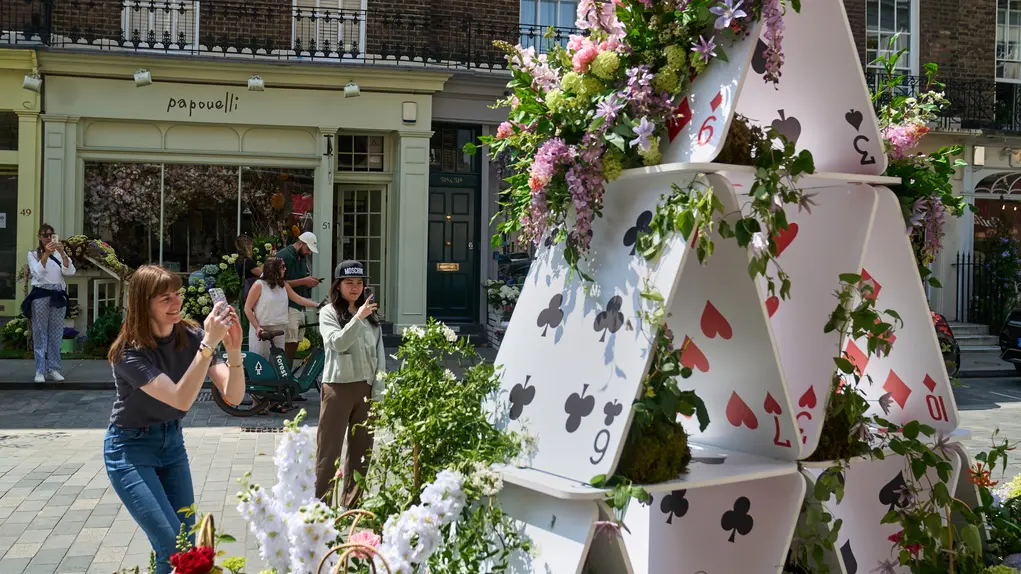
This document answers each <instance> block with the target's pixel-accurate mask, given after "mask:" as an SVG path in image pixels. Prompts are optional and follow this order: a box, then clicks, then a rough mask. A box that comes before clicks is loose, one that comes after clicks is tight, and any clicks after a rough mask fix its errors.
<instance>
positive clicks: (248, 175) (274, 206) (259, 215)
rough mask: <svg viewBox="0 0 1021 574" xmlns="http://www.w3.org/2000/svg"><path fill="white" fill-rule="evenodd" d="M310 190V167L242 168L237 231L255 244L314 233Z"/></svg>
mask: <svg viewBox="0 0 1021 574" xmlns="http://www.w3.org/2000/svg"><path fill="white" fill-rule="evenodd" d="M314 191H315V171H314V170H311V169H307V170H301V169H298V170H294V169H277V168H255V167H251V168H248V167H246V168H244V169H243V170H242V171H241V232H242V233H244V234H246V235H248V236H249V237H251V238H252V239H253V240H254V242H253V243H255V244H264V243H267V242H276V243H284V242H286V243H293V242H294V241H295V240H296V239H297V237H298V235H301V234H302V233H304V232H305V231H312V232H313V233H314V232H315V231H316V230H315V229H314V225H313V224H314V222H313V220H312V213H313V211H312V208H313V204H314V201H313V200H314V195H313V194H314ZM320 235H322V234H320Z"/></svg>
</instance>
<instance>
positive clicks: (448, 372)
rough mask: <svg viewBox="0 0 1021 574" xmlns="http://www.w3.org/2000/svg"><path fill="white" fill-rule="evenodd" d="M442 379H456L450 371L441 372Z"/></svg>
mask: <svg viewBox="0 0 1021 574" xmlns="http://www.w3.org/2000/svg"><path fill="white" fill-rule="evenodd" d="M443 378H444V379H446V380H448V381H453V380H455V379H456V378H457V377H455V376H454V372H453V371H451V370H450V369H444V370H443Z"/></svg>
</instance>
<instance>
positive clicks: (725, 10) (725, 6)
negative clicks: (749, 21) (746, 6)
mask: <svg viewBox="0 0 1021 574" xmlns="http://www.w3.org/2000/svg"><path fill="white" fill-rule="evenodd" d="M741 1H742V0H738V2H737V4H734V2H733V0H723V1H722V2H721V3H720V4H718V5H716V6H713V7H712V8H710V9H709V11H710V12H712V13H713V14H716V16H717V18H716V23H715V24H713V27H715V28H716V29H717V30H722V29H724V28H728V27H730V23H731V22H733V21H734V20H736V19H737V18H744V17H745V16H747V15H748V14H745V12H744V10H740V7H741Z"/></svg>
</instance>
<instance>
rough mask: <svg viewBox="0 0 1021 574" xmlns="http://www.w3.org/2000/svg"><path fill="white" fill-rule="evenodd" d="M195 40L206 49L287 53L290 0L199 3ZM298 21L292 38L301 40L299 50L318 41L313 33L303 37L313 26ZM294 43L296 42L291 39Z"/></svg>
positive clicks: (290, 24) (289, 44) (220, 0)
mask: <svg viewBox="0 0 1021 574" xmlns="http://www.w3.org/2000/svg"><path fill="white" fill-rule="evenodd" d="M200 6H201V8H200V20H199V25H200V26H199V37H200V39H201V43H202V44H203V45H205V46H207V47H208V48H209V49H215V50H220V49H225V48H227V47H234V48H238V49H243V48H244V47H246V46H247V47H249V48H250V49H252V50H253V51H255V50H260V49H261V50H265V51H266V52H272V51H273V50H287V49H291V48H292V45H291V44H292V19H293V17H294V13H293V9H292V4H291V0H259V1H258V2H246V1H244V0H214V1H211V2H202V3H201V4H200ZM310 20H311V14H310V17H309V18H308V19H306V18H299V19H298V20H297V22H295V24H297V26H298V28H297V30H296V32H297V34H296V36H297V37H298V38H304V42H305V44H304V45H302V46H300V48H302V49H305V48H309V45H308V42H309V41H314V40H319V38H320V37H319V36H316V35H315V34H314V33H311V34H307V35H303V34H302V32H308V30H309V29H310V28H314V25H313V24H312V23H311V22H310ZM293 41H295V42H296V39H293Z"/></svg>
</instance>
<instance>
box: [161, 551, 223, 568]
mask: <svg viewBox="0 0 1021 574" xmlns="http://www.w3.org/2000/svg"><path fill="white" fill-rule="evenodd" d="M215 555H216V553H215V552H214V551H213V549H212V548H210V547H208V546H195V547H193V548H192V549H191V550H188V551H187V552H178V553H177V554H174V555H173V556H171V557H170V565H171V566H173V567H174V574H210V573H211V572H212V571H213V566H214V564H213V557H214V556H215Z"/></svg>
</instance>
